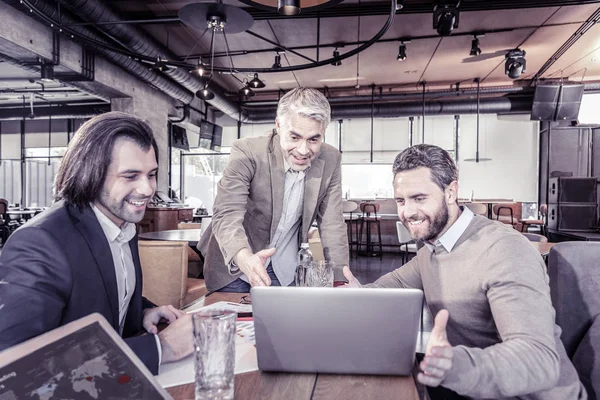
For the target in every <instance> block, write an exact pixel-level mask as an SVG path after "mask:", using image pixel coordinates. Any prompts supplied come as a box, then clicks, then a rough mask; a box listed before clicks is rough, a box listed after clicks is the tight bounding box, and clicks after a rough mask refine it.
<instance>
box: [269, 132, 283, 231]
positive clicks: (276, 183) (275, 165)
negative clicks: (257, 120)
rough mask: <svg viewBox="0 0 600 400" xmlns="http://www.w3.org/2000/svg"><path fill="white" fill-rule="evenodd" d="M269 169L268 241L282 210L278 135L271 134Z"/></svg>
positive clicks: (281, 176) (277, 223)
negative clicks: (269, 212)
mask: <svg viewBox="0 0 600 400" xmlns="http://www.w3.org/2000/svg"><path fill="white" fill-rule="evenodd" d="M269 143H270V144H269V171H270V173H271V200H272V202H273V217H272V219H271V235H270V236H269V241H270V240H271V239H272V238H273V236H275V231H276V230H277V226H278V225H279V220H280V219H281V213H282V212H283V191H284V188H285V172H284V170H283V168H284V166H283V152H282V151H281V145H280V144H279V136H278V135H273V136H272V140H271V141H270V142H269Z"/></svg>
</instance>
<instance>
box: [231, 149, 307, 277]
mask: <svg viewBox="0 0 600 400" xmlns="http://www.w3.org/2000/svg"><path fill="white" fill-rule="evenodd" d="M283 161H284V171H285V186H284V192H283V210H282V212H281V219H280V220H279V224H278V225H277V229H276V230H275V234H274V235H273V238H272V239H271V242H270V243H269V246H268V248H273V247H274V248H275V249H276V251H275V254H274V255H273V256H272V257H271V258H270V259H268V260H267V262H265V267H267V266H268V265H269V263H271V265H272V266H273V272H274V273H275V276H277V279H278V280H279V283H281V285H282V286H287V285H289V284H290V283H292V282H293V281H294V274H295V272H296V264H297V256H298V234H299V232H300V224H301V222H302V218H301V217H302V209H303V206H304V177H305V176H306V171H308V169H306V170H304V171H294V170H293V169H292V168H291V167H290V165H289V163H288V162H287V160H286V159H284V160H283ZM309 168H310V167H309ZM240 278H241V279H242V280H244V281H246V282H248V278H247V277H246V275H244V274H242V276H240Z"/></svg>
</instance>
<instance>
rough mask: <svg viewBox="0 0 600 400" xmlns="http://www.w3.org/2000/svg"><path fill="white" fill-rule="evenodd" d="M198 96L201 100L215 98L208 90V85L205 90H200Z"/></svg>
mask: <svg viewBox="0 0 600 400" xmlns="http://www.w3.org/2000/svg"><path fill="white" fill-rule="evenodd" d="M196 96H197V97H198V98H199V99H201V100H212V99H214V98H215V94H214V93H213V92H211V91H210V90H209V89H208V85H207V86H205V87H204V89H200V90H198V91H197V92H196Z"/></svg>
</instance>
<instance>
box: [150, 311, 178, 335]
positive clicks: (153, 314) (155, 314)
mask: <svg viewBox="0 0 600 400" xmlns="http://www.w3.org/2000/svg"><path fill="white" fill-rule="evenodd" d="M184 315H185V313H184V312H183V311H180V310H178V309H176V308H175V307H173V306H171V305H168V306H161V307H155V308H146V309H145V310H144V320H143V322H142V325H143V327H144V329H146V331H148V333H153V334H155V335H156V334H157V333H158V328H157V327H156V326H157V325H158V324H159V322H161V321H164V322H168V323H169V324H170V323H171V322H173V321H175V320H176V319H178V318H181V317H182V316H184Z"/></svg>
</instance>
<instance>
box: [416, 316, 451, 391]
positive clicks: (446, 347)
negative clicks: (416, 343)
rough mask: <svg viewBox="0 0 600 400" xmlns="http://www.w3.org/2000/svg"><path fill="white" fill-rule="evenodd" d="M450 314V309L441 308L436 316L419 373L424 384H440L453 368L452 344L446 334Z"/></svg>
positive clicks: (419, 379)
mask: <svg viewBox="0 0 600 400" xmlns="http://www.w3.org/2000/svg"><path fill="white" fill-rule="evenodd" d="M449 316H450V314H449V313H448V310H441V311H440V312H438V314H437V315H436V316H435V321H434V323H433V330H432V331H431V336H430V338H429V342H428V343H427V350H426V351H425V358H423V361H421V364H420V365H419V366H420V367H421V371H423V372H420V373H419V375H417V380H418V381H419V382H421V383H422V384H423V385H427V386H439V385H440V384H441V383H442V382H443V380H444V378H446V376H447V375H448V373H449V372H450V370H451V369H452V346H451V345H450V343H449V342H448V336H447V335H446V325H447V324H448V318H449Z"/></svg>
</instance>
